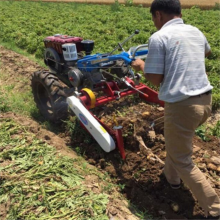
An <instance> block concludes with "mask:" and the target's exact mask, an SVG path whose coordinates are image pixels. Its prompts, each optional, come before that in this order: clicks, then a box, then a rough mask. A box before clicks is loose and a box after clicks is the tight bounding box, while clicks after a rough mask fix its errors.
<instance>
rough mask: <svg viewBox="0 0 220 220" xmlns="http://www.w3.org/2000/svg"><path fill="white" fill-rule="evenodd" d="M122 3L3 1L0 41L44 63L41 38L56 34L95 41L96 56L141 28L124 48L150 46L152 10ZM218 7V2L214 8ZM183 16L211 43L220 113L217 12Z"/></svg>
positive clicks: (219, 25)
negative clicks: (10, 43) (147, 44)
mask: <svg viewBox="0 0 220 220" xmlns="http://www.w3.org/2000/svg"><path fill="white" fill-rule="evenodd" d="M124 2H125V5H123V4H120V3H119V1H118V0H115V2H114V3H113V4H112V5H109V6H108V5H92V4H79V3H65V4H63V3H47V2H26V1H0V24H1V25H0V41H1V42H13V43H14V44H15V45H16V46H17V47H19V48H22V49H24V50H25V51H27V52H28V53H31V54H34V55H35V56H36V57H37V58H41V59H42V58H43V54H44V43H43V39H44V38H45V37H47V36H51V35H54V34H57V33H60V34H67V35H72V36H80V37H83V38H84V39H93V40H94V41H95V47H94V51H93V52H94V53H97V52H98V53H106V52H109V51H111V50H112V49H113V48H114V47H115V46H116V45H117V43H118V42H122V41H123V40H124V39H125V38H126V37H127V36H129V35H130V34H131V33H133V32H134V30H135V29H139V30H140V34H139V35H137V36H135V37H134V38H133V39H132V40H131V41H129V42H128V43H127V44H126V45H125V47H124V48H125V50H126V49H128V48H130V47H131V46H135V45H138V44H144V43H148V39H149V37H150V36H151V35H152V34H153V33H154V32H155V31H156V28H155V27H154V25H153V22H152V20H151V14H150V12H149V8H143V7H124V6H126V5H127V6H128V5H129V6H131V5H133V1H132V0H125V1H124ZM218 6H219V5H218V3H217V4H216V7H215V9H217V8H218ZM91 9H92V10H91ZM58 12H59V13H58ZM58 14H59V16H58ZM182 14H183V19H184V22H185V23H186V24H191V25H194V26H195V27H197V28H199V29H200V30H201V31H202V32H203V33H204V35H205V36H206V38H207V39H208V42H209V43H210V46H211V50H212V55H211V56H210V57H208V58H207V59H206V69H207V73H208V77H209V80H210V82H211V84H212V85H213V86H214V90H213V108H214V109H216V108H219V107H220V102H219V99H220V97H219V96H220V95H219V94H220V83H219V82H220V81H219V78H220V65H219V60H220V49H219V48H220V34H219V33H220V23H219V10H201V9H200V8H199V7H198V6H194V7H192V8H191V9H183V10H182Z"/></svg>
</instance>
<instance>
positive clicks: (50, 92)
mask: <svg viewBox="0 0 220 220" xmlns="http://www.w3.org/2000/svg"><path fill="white" fill-rule="evenodd" d="M31 87H32V92H33V95H34V101H35V102H36V105H37V107H38V109H39V110H40V112H41V114H42V115H43V116H44V117H45V119H47V120H49V121H52V122H54V123H60V122H61V120H63V119H66V118H67V116H68V104H67V103H66V96H65V93H64V87H63V86H62V84H61V82H60V81H59V80H58V78H57V77H56V76H54V75H53V74H51V73H50V72H47V71H37V72H34V73H33V74H32V79H31Z"/></svg>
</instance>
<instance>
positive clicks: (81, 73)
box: [44, 34, 129, 90]
mask: <svg viewBox="0 0 220 220" xmlns="http://www.w3.org/2000/svg"><path fill="white" fill-rule="evenodd" d="M44 45H45V48H46V49H45V53H44V62H45V64H46V65H47V66H48V67H49V69H50V72H52V73H53V74H55V75H56V76H57V77H58V78H59V79H60V80H61V81H63V82H64V83H65V84H66V85H68V86H69V87H74V88H77V89H79V90H80V89H82V88H84V87H87V88H90V89H91V90H93V89H94V88H95V85H96V84H97V83H99V82H101V81H111V80H113V79H114V77H113V76H114V74H115V75H116V76H117V77H120V78H121V77H124V76H126V75H127V74H128V72H129V69H128V67H126V66H125V65H124V62H123V61H120V60H117V61H111V62H108V63H105V64H103V65H99V66H98V67H94V68H93V69H90V70H89V71H88V70H86V68H85V70H84V69H83V68H81V69H79V68H78V66H77V61H79V60H81V59H84V58H87V57H88V58H90V57H91V53H92V51H93V48H94V41H92V40H83V38H81V37H73V36H67V35H61V34H56V35H54V36H49V37H46V38H45V39H44ZM107 69H108V71H109V72H108V73H107V72H106V70H107ZM109 73H110V74H109Z"/></svg>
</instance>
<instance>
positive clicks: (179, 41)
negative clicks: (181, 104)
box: [144, 18, 213, 103]
mask: <svg viewBox="0 0 220 220" xmlns="http://www.w3.org/2000/svg"><path fill="white" fill-rule="evenodd" d="M148 49H149V52H148V56H147V58H146V60H145V67H144V73H153V74H163V75H164V79H163V82H162V83H161V85H160V91H159V99H160V100H163V101H165V102H169V103H173V102H178V101H181V100H184V99H187V98H188V97H190V96H195V95H199V94H202V93H204V92H207V91H209V90H211V89H212V88H213V87H212V86H211V85H210V83H209V80H208V77H207V74H206V70H205V53H207V52H209V51H210V46H209V44H208V42H207V40H206V37H205V36H204V35H203V33H202V32H201V31H200V30H198V29H197V28H196V27H193V26H191V25H186V24H184V23H183V20H182V19H181V18H175V19H172V20H170V21H168V22H167V23H166V24H164V25H163V27H162V28H161V29H160V30H159V31H157V32H156V33H154V34H153V35H152V36H151V38H150V39H149V45H148Z"/></svg>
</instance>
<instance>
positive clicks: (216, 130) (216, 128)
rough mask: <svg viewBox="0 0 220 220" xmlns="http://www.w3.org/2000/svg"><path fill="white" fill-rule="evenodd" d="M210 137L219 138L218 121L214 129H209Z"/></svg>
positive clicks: (219, 122) (219, 126) (219, 124)
mask: <svg viewBox="0 0 220 220" xmlns="http://www.w3.org/2000/svg"><path fill="white" fill-rule="evenodd" d="M211 132H212V135H214V136H217V137H220V121H218V122H217V123H216V125H215V127H214V128H212V129H211Z"/></svg>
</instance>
